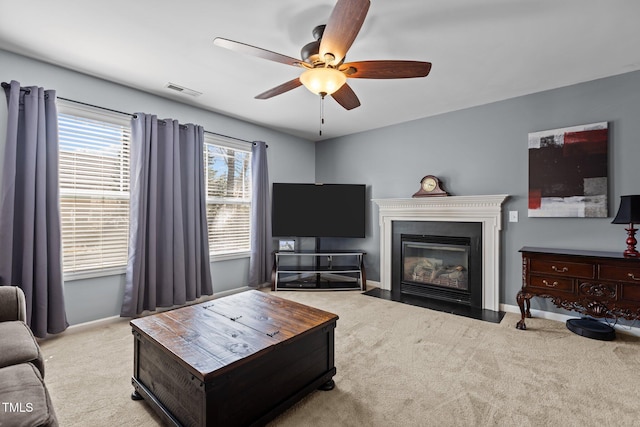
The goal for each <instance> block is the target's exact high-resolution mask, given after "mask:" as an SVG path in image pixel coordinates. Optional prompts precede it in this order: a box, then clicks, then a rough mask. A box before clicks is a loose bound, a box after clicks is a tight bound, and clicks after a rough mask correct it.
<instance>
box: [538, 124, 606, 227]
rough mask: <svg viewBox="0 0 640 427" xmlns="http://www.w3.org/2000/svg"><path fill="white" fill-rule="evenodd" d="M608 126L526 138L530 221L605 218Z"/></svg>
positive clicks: (551, 131)
mask: <svg viewBox="0 0 640 427" xmlns="http://www.w3.org/2000/svg"><path fill="white" fill-rule="evenodd" d="M607 153H608V124H607V122H602V123H592V124H588V125H581V126H572V127H567V128H562V129H551V130H545V131H541V132H533V133H530V134H529V216H530V217H584V218H603V217H607V216H608V210H607V206H608V202H607V177H608V173H607V172H608V168H607V164H608V160H607Z"/></svg>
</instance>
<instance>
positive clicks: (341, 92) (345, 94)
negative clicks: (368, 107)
mask: <svg viewBox="0 0 640 427" xmlns="http://www.w3.org/2000/svg"><path fill="white" fill-rule="evenodd" d="M331 96H332V97H333V99H335V100H336V101H337V102H338V104H340V105H342V106H343V107H344V108H345V109H346V110H353V109H354V108H356V107H359V106H360V100H359V99H358V97H357V96H356V93H355V92H354V91H353V89H351V87H350V86H349V85H348V84H346V83H345V84H343V85H342V87H341V88H340V89H338V90H337V91H336V92H334V93H333V94H332V95H331Z"/></svg>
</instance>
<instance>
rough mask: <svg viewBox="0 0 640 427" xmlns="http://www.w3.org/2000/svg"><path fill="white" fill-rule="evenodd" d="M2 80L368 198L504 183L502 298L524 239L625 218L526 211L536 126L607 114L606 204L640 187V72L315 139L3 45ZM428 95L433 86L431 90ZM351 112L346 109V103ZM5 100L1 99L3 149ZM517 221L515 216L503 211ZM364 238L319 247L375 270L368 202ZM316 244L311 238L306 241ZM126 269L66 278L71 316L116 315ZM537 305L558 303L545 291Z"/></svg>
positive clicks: (579, 234) (589, 236) (579, 233)
mask: <svg viewBox="0 0 640 427" xmlns="http://www.w3.org/2000/svg"><path fill="white" fill-rule="evenodd" d="M0 64H2V66H1V68H0V73H1V75H0V80H2V81H9V80H12V79H13V80H18V81H20V83H21V84H22V85H38V86H43V87H46V88H52V89H56V90H57V91H58V95H59V96H62V97H65V98H70V99H74V100H78V101H83V102H87V103H90V104H95V105H99V106H102V107H107V108H112V109H115V110H120V111H125V112H134V111H144V112H149V113H154V114H157V115H159V116H161V117H172V118H175V119H178V120H180V121H181V122H193V123H198V124H201V125H203V126H204V127H205V129H207V130H210V131H213V132H218V133H222V134H226V135H231V136H235V137H238V138H242V139H247V140H254V139H256V140H264V141H266V142H267V143H268V144H269V151H268V153H269V171H270V179H271V181H272V182H325V183H354V184H356V183H364V184H367V185H368V195H369V196H370V198H385V197H410V196H411V195H412V194H413V193H414V192H415V191H416V190H417V189H418V186H419V183H418V182H419V180H420V178H422V177H423V176H424V175H427V174H434V175H437V176H439V177H440V178H442V179H443V181H444V186H445V189H447V190H448V191H449V192H450V193H451V194H453V195H479V194H509V195H510V196H511V197H510V199H509V200H508V201H507V203H506V204H505V207H504V208H505V216H504V218H503V237H502V249H503V254H502V260H501V261H502V272H501V282H502V286H501V294H500V301H501V302H503V303H506V304H511V305H514V304H515V296H516V293H517V291H518V289H519V288H520V286H521V262H520V254H519V253H518V249H520V248H521V247H522V246H545V247H555V248H583V249H602V250H613V251H621V250H623V249H624V240H625V236H626V234H625V231H624V227H623V226H619V225H613V224H610V222H611V218H607V219H595V218H588V219H570V218H558V219H551V218H527V181H528V176H527V174H528V157H527V156H528V152H527V134H528V133H529V132H533V131H538V130H544V129H552V128H558V127H566V126H571V125H578V124H586V123H593V122H599V121H608V122H609V136H610V140H609V141H610V144H609V165H610V167H609V196H610V197H609V209H610V217H613V215H614V214H615V211H616V209H617V206H618V200H619V196H621V195H623V194H635V193H640V188H637V183H638V182H639V181H640V170H638V168H637V166H636V165H637V163H638V160H640V141H638V139H639V138H640V137H639V136H638V135H640V91H638V89H637V88H638V87H640V72H634V73H629V74H624V75H620V76H615V77H610V78H606V79H601V80H596V81H592V82H587V83H583V84H579V85H574V86H570V87H565V88H560V89H556V90H552V91H547V92H541V93H536V94H532V95H528V96H523V97H519V98H514V99H509V100H506V101H501V102H497V103H493V104H489V105H483V106H479V107H474V108H469V109H466V110H461V111H456V112H452V113H447V114H443V115H439V116H435V117H430V118H426V119H421V120H416V121H413V122H409V123H405V124H401V125H396V126H390V127H386V128H382V129H377V130H374V131H370V132H363V133H359V134H354V135H349V136H345V137H342V138H337V139H334V140H328V141H322V142H318V143H315V147H314V144H313V143H311V142H309V141H306V140H303V139H299V138H295V137H292V136H289V135H286V134H282V133H279V132H276V131H272V130H268V129H265V128H262V127H259V126H255V125H251V124H248V123H245V122H242V121H239V120H235V119H232V118H229V117H225V116H222V115H219V114H215V113H212V112H208V111H205V110H202V109H198V108H194V107H190V106H186V105H184V104H181V103H179V102H174V101H170V100H166V99H163V98H160V97H157V96H153V95H150V94H147V93H144V92H140V91H138V90H136V89H131V88H127V87H124V86H121V85H117V84H114V83H110V82H107V81H104V80H100V79H97V78H93V77H89V76H87V75H84V74H80V73H77V72H74V71H70V70H67V69H64V68H60V67H57V66H53V65H50V64H45V63H42V62H38V61H34V60H31V59H28V58H25V57H22V56H19V55H15V54H12V53H9V52H5V51H2V50H0ZM425 99H426V101H425V102H428V94H425ZM345 114H348V113H345ZM5 117H6V105H5V103H4V102H0V138H1V139H0V159H1V157H2V148H3V146H4V139H5V129H4V126H5V122H6V119H5ZM509 210H517V211H518V212H519V216H520V221H519V222H518V223H509V222H508V218H507V211H509ZM367 222H368V225H367V238H365V239H352V240H347V239H344V240H338V239H336V240H333V241H331V240H329V241H326V242H324V241H323V246H324V247H351V248H354V247H357V248H362V249H364V250H366V251H367V253H368V254H367V269H368V272H367V273H368V278H369V279H371V280H379V233H378V212H377V208H376V207H375V206H374V205H373V204H370V205H369V209H368V212H367ZM300 243H302V244H303V246H305V247H312V245H313V241H309V240H307V241H304V242H300ZM212 276H213V283H214V291H215V292H223V291H226V290H232V289H235V288H239V287H243V286H245V285H246V283H247V280H248V259H246V258H244V259H236V260H230V261H221V262H214V263H212ZM123 284H124V278H123V276H122V275H117V276H108V277H101V278H95V279H84V280H74V281H68V282H66V283H65V296H66V301H67V311H68V317H69V320H70V322H71V323H72V324H76V323H82V322H86V321H90V320H94V319H100V318H104V317H109V316H113V315H117V314H118V313H119V310H120V301H121V298H122V292H123ZM532 306H533V307H534V308H541V309H544V310H549V311H560V310H557V309H555V307H553V306H552V305H550V303H549V302H548V301H546V300H542V301H538V300H537V299H534V301H533V302H532Z"/></svg>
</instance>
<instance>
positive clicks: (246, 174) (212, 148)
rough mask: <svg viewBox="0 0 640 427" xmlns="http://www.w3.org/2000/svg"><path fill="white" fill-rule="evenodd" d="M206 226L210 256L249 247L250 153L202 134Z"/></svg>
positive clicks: (243, 250) (243, 249) (244, 148)
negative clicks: (204, 165)
mask: <svg viewBox="0 0 640 427" xmlns="http://www.w3.org/2000/svg"><path fill="white" fill-rule="evenodd" d="M204 151H205V153H204V158H205V162H206V167H205V174H206V176H205V180H206V187H207V190H206V193H207V225H208V228H209V251H210V253H211V255H222V254H232V253H237V252H247V251H249V250H250V248H251V241H250V233H251V220H250V214H251V153H250V151H249V150H248V149H247V148H246V147H239V146H238V145H234V144H231V143H228V142H226V141H222V140H221V139H220V138H217V137H213V136H211V135H209V134H205V147H204Z"/></svg>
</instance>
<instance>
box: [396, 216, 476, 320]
mask: <svg viewBox="0 0 640 427" xmlns="http://www.w3.org/2000/svg"><path fill="white" fill-rule="evenodd" d="M391 259H392V261H391V262H392V267H391V275H392V277H391V292H392V293H393V294H394V296H395V297H396V298H399V297H400V296H401V295H414V296H418V297H424V298H433V299H437V300H442V301H447V302H450V303H457V304H463V305H467V306H470V307H474V308H482V224H481V223H478V222H473V223H467V222H451V221H433V222H425V221H396V222H394V223H393V243H392V249H391Z"/></svg>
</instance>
